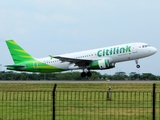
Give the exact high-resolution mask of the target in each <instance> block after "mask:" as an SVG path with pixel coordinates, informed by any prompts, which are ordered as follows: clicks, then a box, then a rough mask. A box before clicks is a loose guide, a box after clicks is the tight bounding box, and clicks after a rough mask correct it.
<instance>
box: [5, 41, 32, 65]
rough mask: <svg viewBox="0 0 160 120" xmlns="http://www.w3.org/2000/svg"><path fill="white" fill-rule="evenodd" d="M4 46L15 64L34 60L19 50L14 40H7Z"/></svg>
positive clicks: (22, 50)
mask: <svg viewBox="0 0 160 120" xmlns="http://www.w3.org/2000/svg"><path fill="white" fill-rule="evenodd" d="M6 44H7V46H8V49H9V51H10V54H11V56H12V59H13V61H14V63H15V64H18V63H20V62H24V61H29V60H34V58H33V57H32V56H31V55H30V54H28V53H27V52H26V51H25V50H24V49H23V48H21V47H20V46H19V45H18V44H17V43H16V42H15V41H14V40H7V41H6Z"/></svg>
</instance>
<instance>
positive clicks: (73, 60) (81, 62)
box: [50, 55, 92, 66]
mask: <svg viewBox="0 0 160 120" xmlns="http://www.w3.org/2000/svg"><path fill="white" fill-rule="evenodd" d="M50 57H51V59H52V58H56V59H59V60H61V61H62V62H70V63H75V64H76V65H78V66H86V65H89V64H90V63H91V62H92V60H88V59H77V58H68V57H61V56H51V55H50Z"/></svg>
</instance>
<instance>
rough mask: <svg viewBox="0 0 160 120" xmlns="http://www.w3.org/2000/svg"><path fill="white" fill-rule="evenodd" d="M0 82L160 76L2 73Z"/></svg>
mask: <svg viewBox="0 0 160 120" xmlns="http://www.w3.org/2000/svg"><path fill="white" fill-rule="evenodd" d="M0 80H160V76H156V75H154V74H152V73H143V74H138V73H136V72H131V73H130V74H129V75H126V73H125V72H116V73H115V74H114V75H108V74H103V75H102V74H101V73H99V72H96V71H92V76H91V77H85V78H82V77H81V76H80V72H65V73H26V72H21V73H20V72H13V71H7V72H6V71H1V72H0Z"/></svg>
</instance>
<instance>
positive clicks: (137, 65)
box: [135, 60, 141, 68]
mask: <svg viewBox="0 0 160 120" xmlns="http://www.w3.org/2000/svg"><path fill="white" fill-rule="evenodd" d="M135 61H136V67H137V68H140V67H141V66H140V65H139V64H138V60H135Z"/></svg>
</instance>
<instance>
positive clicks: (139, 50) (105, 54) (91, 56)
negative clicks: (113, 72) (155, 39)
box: [37, 42, 157, 70]
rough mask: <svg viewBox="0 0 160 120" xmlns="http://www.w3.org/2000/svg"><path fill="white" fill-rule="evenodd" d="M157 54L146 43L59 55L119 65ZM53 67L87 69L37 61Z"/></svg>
mask: <svg viewBox="0 0 160 120" xmlns="http://www.w3.org/2000/svg"><path fill="white" fill-rule="evenodd" d="M156 52H157V49H156V48H154V47H152V46H149V45H148V44H146V43H139V42H138V43H128V44H122V45H117V46H111V47H104V48H99V49H93V50H86V51H81V52H74V53H70V54H62V55H57V56H61V57H67V58H74V59H84V60H92V61H95V60H102V59H107V60H109V63H111V64H112V63H113V64H115V63H117V62H123V61H130V60H138V59H141V58H144V57H148V56H151V55H153V54H155V53H156ZM37 60H39V61H41V62H43V63H46V64H48V65H51V66H56V67H58V68H61V69H64V70H72V69H85V67H80V66H77V65H76V64H75V63H71V62H67V61H61V60H59V59H56V58H53V59H51V58H50V57H46V58H41V59H37Z"/></svg>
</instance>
